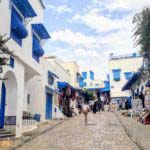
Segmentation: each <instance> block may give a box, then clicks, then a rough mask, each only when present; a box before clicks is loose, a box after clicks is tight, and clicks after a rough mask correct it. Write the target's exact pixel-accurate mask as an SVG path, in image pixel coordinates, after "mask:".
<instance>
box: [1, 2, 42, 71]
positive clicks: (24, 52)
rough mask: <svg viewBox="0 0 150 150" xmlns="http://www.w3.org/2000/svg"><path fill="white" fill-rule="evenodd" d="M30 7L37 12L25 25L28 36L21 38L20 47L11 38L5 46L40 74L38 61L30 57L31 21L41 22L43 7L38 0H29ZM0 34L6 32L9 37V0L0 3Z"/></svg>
mask: <svg viewBox="0 0 150 150" xmlns="http://www.w3.org/2000/svg"><path fill="white" fill-rule="evenodd" d="M30 2H31V5H32V7H33V8H34V10H35V12H36V13H37V17H34V18H32V20H31V22H29V24H28V25H27V26H26V28H27V30H28V36H27V37H26V38H25V39H23V41H22V47H20V46H19V45H18V44H17V43H16V42H15V41H14V40H13V39H10V40H9V41H8V42H7V44H6V45H7V46H8V48H9V50H10V51H14V54H16V56H18V57H19V59H20V61H21V62H23V63H24V64H25V65H26V66H30V67H31V68H32V69H33V70H34V71H35V72H36V73H37V74H40V68H39V65H38V63H37V62H36V61H35V60H34V59H33V58H32V31H31V24H32V23H42V22H43V11H44V9H43V7H42V6H41V3H40V2H39V1H38V0H30ZM0 14H3V15H1V17H0V34H7V36H6V37H10V26H11V7H10V3H9V0H2V2H1V4H0Z"/></svg>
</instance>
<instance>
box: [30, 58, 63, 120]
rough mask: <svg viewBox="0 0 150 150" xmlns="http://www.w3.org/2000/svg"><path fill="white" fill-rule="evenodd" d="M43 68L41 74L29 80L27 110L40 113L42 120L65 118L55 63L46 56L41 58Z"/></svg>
mask: <svg viewBox="0 0 150 150" xmlns="http://www.w3.org/2000/svg"><path fill="white" fill-rule="evenodd" d="M41 69H42V73H41V75H39V76H35V77H34V78H32V79H31V80H30V81H29V84H28V98H29V99H28V104H27V111H28V112H30V113H32V114H34V115H35V114H36V115H40V117H41V118H40V121H41V122H44V121H46V120H51V119H53V118H58V117H61V118H63V115H62V113H61V112H60V110H59V104H58V94H59V92H58V90H57V81H59V77H58V76H57V75H56V74H55V73H54V67H53V65H52V64H51V63H50V62H49V61H47V60H46V58H42V59H41Z"/></svg>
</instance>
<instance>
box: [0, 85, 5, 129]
mask: <svg viewBox="0 0 150 150" xmlns="http://www.w3.org/2000/svg"><path fill="white" fill-rule="evenodd" d="M5 99H6V88H5V84H4V83H2V89H1V101H0V129H2V128H4V118H5Z"/></svg>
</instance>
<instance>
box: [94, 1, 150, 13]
mask: <svg viewBox="0 0 150 150" xmlns="http://www.w3.org/2000/svg"><path fill="white" fill-rule="evenodd" d="M93 3H94V4H97V5H103V6H104V7H105V9H108V10H109V11H113V10H119V9H121V10H128V11H133V12H135V11H139V10H141V8H143V7H145V6H148V5H150V1H149V0H105V1H100V0H93Z"/></svg>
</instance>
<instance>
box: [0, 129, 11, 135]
mask: <svg viewBox="0 0 150 150" xmlns="http://www.w3.org/2000/svg"><path fill="white" fill-rule="evenodd" d="M3 134H11V132H10V131H6V130H4V131H0V135H3Z"/></svg>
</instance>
